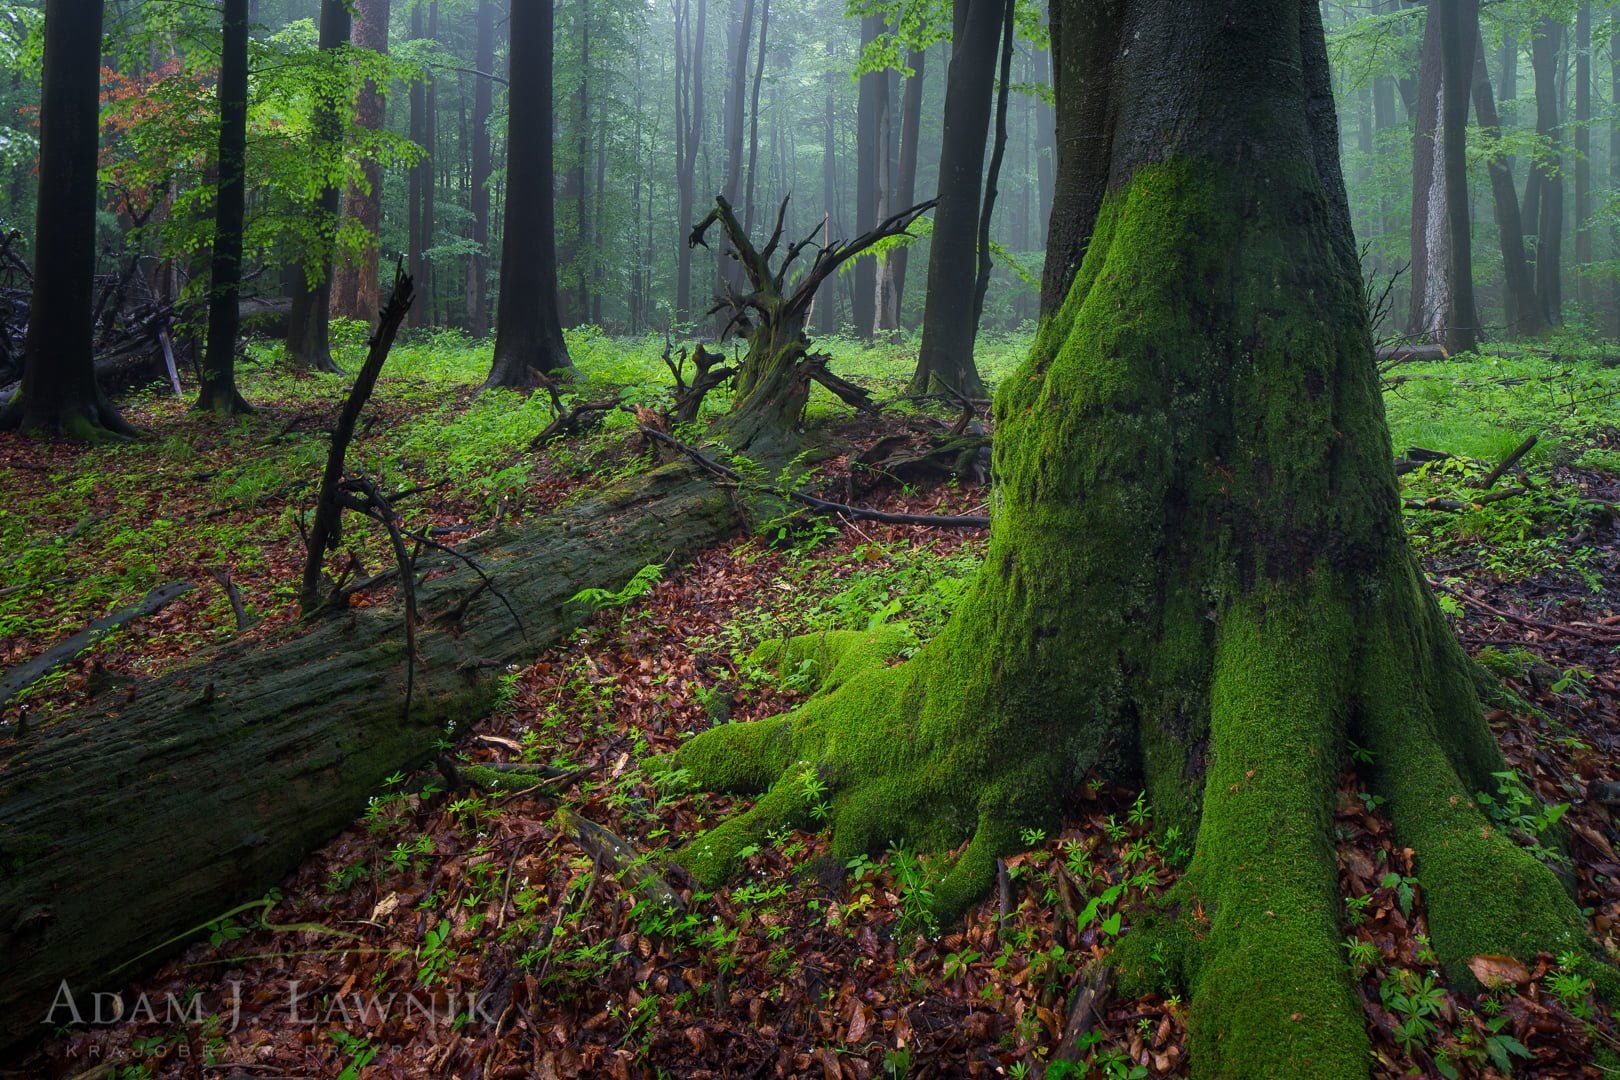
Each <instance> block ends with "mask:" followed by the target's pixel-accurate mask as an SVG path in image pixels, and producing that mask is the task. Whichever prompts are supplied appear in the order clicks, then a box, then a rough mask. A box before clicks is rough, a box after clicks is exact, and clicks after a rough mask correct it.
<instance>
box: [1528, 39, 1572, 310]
mask: <svg viewBox="0 0 1620 1080" xmlns="http://www.w3.org/2000/svg"><path fill="white" fill-rule="evenodd" d="M1563 39H1564V27H1563V24H1562V23H1559V22H1558V21H1557V20H1555V19H1552V18H1546V19H1543V20H1542V21H1541V25H1540V27H1539V28H1538V30H1537V33H1536V38H1535V41H1534V42H1532V43H1531V46H1530V64H1531V66H1532V67H1533V68H1534V69H1535V73H1536V134H1538V135H1540V136H1541V137H1542V139H1543V140H1545V142H1546V145H1547V146H1548V147H1549V150H1550V152H1549V153H1548V155H1547V157H1546V159H1545V160H1544V161H1542V162H1541V163H1540V164H1539V165H1537V166H1536V168H1535V169H1534V172H1533V177H1534V181H1535V182H1534V185H1533V187H1534V194H1533V195H1532V194H1530V193H1529V191H1528V190H1527V193H1526V196H1525V197H1526V201H1527V203H1529V205H1527V206H1526V210H1525V220H1527V221H1530V220H1534V221H1535V222H1536V223H1537V240H1536V257H1535V269H1536V298H1537V299H1538V300H1539V301H1540V302H1541V314H1542V318H1543V319H1544V320H1545V321H1546V322H1547V324H1548V325H1549V326H1557V325H1558V324H1559V323H1561V322H1563V321H1564V315H1563V309H1564V302H1563V295H1564V294H1563V282H1562V281H1561V279H1560V274H1561V273H1562V269H1563V258H1562V254H1563V233H1564V176H1563V171H1562V169H1561V168H1560V165H1561V162H1562V157H1563V155H1562V151H1561V148H1560V145H1559V134H1558V127H1559V123H1560V117H1559V112H1560V105H1561V102H1560V100H1559V89H1558V66H1559V55H1560V53H1561V51H1562V49H1563ZM1532 210H1533V211H1534V212H1533V213H1532V212H1531V211H1532Z"/></svg>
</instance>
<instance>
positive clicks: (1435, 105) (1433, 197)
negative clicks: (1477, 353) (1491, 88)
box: [1409, 0, 1479, 352]
mask: <svg viewBox="0 0 1620 1080" xmlns="http://www.w3.org/2000/svg"><path fill="white" fill-rule="evenodd" d="M1478 27H1479V8H1478V0H1435V2H1434V3H1433V4H1431V5H1430V8H1429V18H1428V22H1427V25H1426V27H1425V29H1424V33H1423V68H1422V73H1421V76H1420V78H1419V82H1418V111H1417V122H1416V125H1415V129H1414V132H1413V138H1412V312H1411V318H1410V324H1409V328H1410V330H1411V332H1412V334H1413V335H1414V336H1417V337H1421V338H1425V339H1427V340H1431V341H1437V342H1440V343H1442V344H1444V345H1445V346H1446V347H1447V348H1448V349H1450V350H1451V351H1452V352H1462V351H1464V350H1467V349H1471V348H1473V347H1474V345H1475V344H1476V343H1477V341H1478V340H1479V316H1478V313H1477V311H1476V309H1475V306H1474V278H1473V259H1472V247H1471V240H1470V232H1471V230H1470V222H1469V218H1468V168H1467V166H1468V159H1467V127H1468V99H1469V93H1470V91H1471V89H1472V86H1473V62H1474V47H1475V46H1474V39H1475V38H1476V37H1478V35H1479V29H1478Z"/></svg>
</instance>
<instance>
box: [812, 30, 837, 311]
mask: <svg viewBox="0 0 1620 1080" xmlns="http://www.w3.org/2000/svg"><path fill="white" fill-rule="evenodd" d="M832 57H833V44H832V42H831V41H830V40H829V41H828V42H827V75H826V83H827V94H826V101H825V104H824V107H823V113H822V122H821V213H822V227H821V243H822V246H823V247H830V246H831V245H832V232H833V228H834V222H835V221H836V220H837V216H838V215H837V209H838V157H837V150H838V112H837V103H836V101H835V100H834V97H833V82H834V80H835V79H836V78H837V76H836V75H834V74H833V71H832ZM813 316H814V325H815V329H816V333H817V334H821V335H823V336H826V335H831V334H836V333H837V332H838V290H837V289H836V288H828V289H822V290H821V291H820V292H819V293H818V294H817V295H816V298H815V310H814V313H813Z"/></svg>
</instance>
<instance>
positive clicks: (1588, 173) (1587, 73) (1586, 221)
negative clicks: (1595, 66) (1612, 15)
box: [1575, 3, 1594, 315]
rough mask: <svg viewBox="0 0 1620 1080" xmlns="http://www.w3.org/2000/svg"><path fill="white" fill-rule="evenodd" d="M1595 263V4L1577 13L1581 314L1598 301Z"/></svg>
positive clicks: (1577, 276) (1578, 298) (1577, 208)
mask: <svg viewBox="0 0 1620 1080" xmlns="http://www.w3.org/2000/svg"><path fill="white" fill-rule="evenodd" d="M1591 262H1592V5H1591V4H1589V3H1587V4H1582V5H1581V6H1580V9H1579V11H1578V12H1577V14H1576V16H1575V298H1576V301H1577V302H1578V303H1579V304H1580V307H1581V314H1583V315H1585V314H1587V313H1588V312H1590V311H1591V308H1592V303H1593V300H1594V294H1593V288H1592V284H1593V283H1592V279H1591V278H1590V277H1588V276H1587V272H1586V271H1587V267H1588V266H1589V265H1590V264H1591Z"/></svg>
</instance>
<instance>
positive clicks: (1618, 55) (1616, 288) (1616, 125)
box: [1609, 10, 1620, 338]
mask: <svg viewBox="0 0 1620 1080" xmlns="http://www.w3.org/2000/svg"><path fill="white" fill-rule="evenodd" d="M1609 101H1610V102H1611V103H1620V10H1616V11H1614V12H1612V13H1611V14H1610V15H1609ZM1609 186H1610V187H1611V188H1612V189H1613V190H1615V191H1620V110H1615V111H1612V112H1611V113H1610V115H1609ZM1609 239H1610V243H1611V247H1612V249H1613V251H1614V253H1615V254H1616V255H1620V225H1611V226H1610V227H1609ZM1609 335H1610V336H1611V337H1616V338H1620V275H1616V276H1612V277H1611V278H1610V281H1609Z"/></svg>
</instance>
